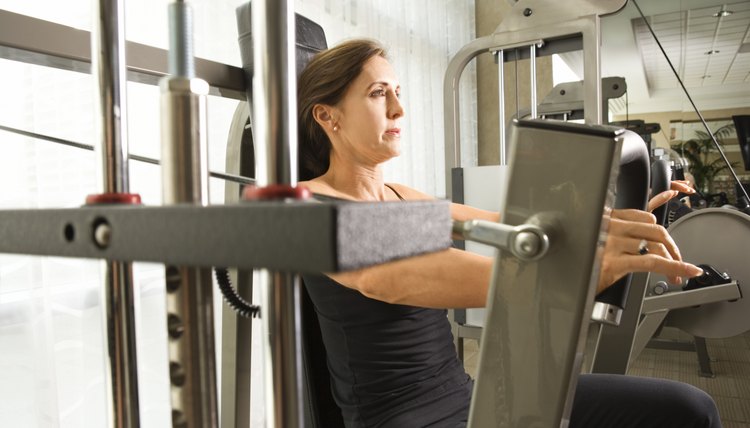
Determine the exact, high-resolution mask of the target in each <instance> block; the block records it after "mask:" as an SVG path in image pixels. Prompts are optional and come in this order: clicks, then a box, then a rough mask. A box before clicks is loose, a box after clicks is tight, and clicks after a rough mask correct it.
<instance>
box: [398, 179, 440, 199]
mask: <svg viewBox="0 0 750 428" xmlns="http://www.w3.org/2000/svg"><path fill="white" fill-rule="evenodd" d="M388 185H389V186H391V187H392V188H393V190H395V191H397V192H398V194H399V195H401V197H403V198H404V199H405V200H407V201H427V200H433V199H435V198H434V197H433V196H430V195H428V194H427V193H423V192H420V191H419V190H417V189H413V188H411V187H409V186H405V185H403V184H399V183H388Z"/></svg>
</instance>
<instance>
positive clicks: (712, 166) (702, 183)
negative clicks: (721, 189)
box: [671, 123, 737, 194]
mask: <svg viewBox="0 0 750 428" xmlns="http://www.w3.org/2000/svg"><path fill="white" fill-rule="evenodd" d="M733 131H734V125H733V124H731V123H730V124H727V125H724V126H722V127H721V128H719V129H717V130H716V131H714V137H715V138H716V141H717V142H719V144H721V145H723V144H724V139H725V138H727V137H728V136H730V135H732V133H733ZM695 134H696V136H695V138H691V139H689V140H687V141H685V142H684V143H678V144H672V146H671V147H672V149H673V150H675V151H677V153H679V154H680V156H682V157H684V158H685V159H687V161H688V164H689V165H688V171H690V173H691V174H692V175H693V177H694V178H695V188H696V189H697V190H698V191H699V192H701V193H704V194H706V193H711V190H712V184H713V181H714V178H715V177H716V176H717V175H718V174H719V173H720V172H722V171H724V170H725V169H727V168H728V166H727V164H726V163H724V160H723V159H722V158H721V156H715V155H716V154H717V152H718V150H716V147H715V146H714V142H713V140H712V139H711V137H710V136H709V134H708V133H707V132H705V131H695ZM736 164H737V163H736V162H733V163H732V167H734V166H735V165H736Z"/></svg>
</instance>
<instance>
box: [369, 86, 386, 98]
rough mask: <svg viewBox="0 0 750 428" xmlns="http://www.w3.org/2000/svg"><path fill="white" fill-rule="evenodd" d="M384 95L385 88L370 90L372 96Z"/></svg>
mask: <svg viewBox="0 0 750 428" xmlns="http://www.w3.org/2000/svg"><path fill="white" fill-rule="evenodd" d="M383 95H385V89H383V88H379V89H375V90H374V91H372V92H370V96H371V97H382V96H383Z"/></svg>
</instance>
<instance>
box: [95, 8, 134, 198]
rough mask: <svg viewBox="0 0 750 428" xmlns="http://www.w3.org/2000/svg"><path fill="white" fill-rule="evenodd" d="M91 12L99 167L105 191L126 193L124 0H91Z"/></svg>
mask: <svg viewBox="0 0 750 428" xmlns="http://www.w3.org/2000/svg"><path fill="white" fill-rule="evenodd" d="M94 12H95V13H94V29H93V30H94V31H92V33H91V69H92V73H93V74H94V76H95V78H94V81H95V82H96V85H95V87H94V88H95V89H94V97H95V98H94V99H95V100H96V101H95V103H96V104H95V106H96V107H95V109H96V117H97V120H96V123H95V128H96V136H97V140H99V141H102V143H103V144H101V145H100V146H99V149H100V150H101V158H102V163H103V164H102V168H101V169H100V171H101V172H102V173H103V174H104V176H103V177H102V178H103V180H104V192H107V193H127V192H128V188H129V185H128V183H129V179H130V178H129V175H128V164H127V162H128V138H127V130H128V129H127V128H128V121H127V115H126V110H127V109H126V104H127V103H126V87H125V84H126V78H125V77H126V76H125V49H124V47H125V22H124V16H125V13H124V7H123V0H94ZM120 17H122V19H121V18H120ZM121 21H122V22H121Z"/></svg>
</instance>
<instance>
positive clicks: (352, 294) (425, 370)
mask: <svg viewBox="0 0 750 428" xmlns="http://www.w3.org/2000/svg"><path fill="white" fill-rule="evenodd" d="M298 88H299V92H298V103H299V104H298V107H299V133H300V135H299V137H300V138H299V141H300V148H299V150H300V169H301V171H300V177H301V179H302V180H304V181H302V182H301V183H300V184H303V185H305V186H307V187H309V188H310V189H311V190H312V191H313V192H314V193H315V194H316V195H317V197H318V198H319V199H330V198H333V199H343V200H351V201H399V200H424V199H432V197H430V196H428V195H425V194H423V193H421V192H419V191H417V190H414V189H411V188H409V187H407V186H404V185H400V184H395V183H385V182H384V180H383V175H382V169H381V164H382V163H383V162H385V161H387V160H389V159H391V158H393V157H395V156H398V155H399V150H400V143H401V130H400V122H401V120H402V119H403V117H404V110H403V107H402V105H401V103H400V101H399V95H400V91H401V88H400V86H399V84H398V80H397V78H396V75H395V73H394V71H393V68H392V67H391V65H390V64H389V62H388V60H387V59H386V57H385V51H384V49H383V48H382V47H381V46H380V45H378V44H377V43H375V42H373V41H368V40H353V41H349V42H346V43H343V44H341V45H339V46H337V47H335V48H332V49H329V50H327V51H325V52H322V53H320V54H318V55H317V56H316V57H315V58H314V59H313V60H312V61H311V62H310V63H309V64H308V66H307V67H306V68H305V70H304V71H303V73H302V75H301V76H300V80H299V84H298ZM676 186H677V187H681V186H682V184H680V183H678V184H676ZM667 196H668V194H665V195H660V198H665V197H667ZM654 202H655V203H658V201H654ZM451 214H452V217H453V219H454V220H467V219H476V218H479V219H486V220H492V221H498V220H499V214H498V213H494V212H489V211H484V210H479V209H476V208H471V207H468V206H463V205H459V204H453V205H452V207H451ZM654 222H655V221H654V218H653V216H652V215H651V214H649V213H646V212H640V211H635V210H625V211H614V212H613V213H612V221H611V223H610V229H609V238H608V240H607V244H606V246H605V252H604V258H603V262H602V269H601V270H602V274H601V278H600V281H599V287H598V290H599V291H601V290H603V289H604V288H606V287H607V285H609V284H611V283H613V282H614V281H615V280H616V279H618V278H619V277H621V276H623V275H624V274H626V273H628V272H632V271H644V270H648V271H654V272H660V273H663V274H666V275H668V276H670V277H671V278H672V279H673V280H674V281H677V280H679V277H683V276H684V277H692V276H696V275H699V274H700V273H701V270H700V269H699V268H697V267H695V266H693V265H691V264H688V263H684V262H682V261H681V260H680V255H679V252H678V250H677V247H676V246H675V245H674V242H673V241H672V240H671V239H670V238H669V235H668V234H667V233H666V231H665V230H664V229H663V228H660V227H657V226H656V225H655V224H654ZM643 239H646V240H647V241H648V243H649V244H648V250H649V253H648V254H646V255H640V254H638V250H639V243H640V242H641V240H643ZM491 268H492V262H491V260H490V259H489V258H486V257H482V256H479V255H476V254H472V253H468V252H464V251H459V250H456V249H449V250H446V251H441V252H437V253H431V254H426V255H422V256H417V257H412V258H409V259H404V260H399V261H395V262H391V263H386V264H383V265H379V266H374V267H370V268H366V269H361V270H358V271H353V272H344V273H335V274H320V275H305V276H304V281H305V284H306V286H307V289H308V291H309V293H310V296H311V298H312V300H313V303H314V304H315V307H316V311H317V312H318V318H319V320H320V324H321V331H322V333H323V340H324V343H325V346H326V351H327V357H328V366H329V370H330V372H331V378H332V389H333V395H334V398H335V400H336V402H337V404H338V405H339V407H341V409H342V414H343V416H344V420H345V422H346V426H347V427H370V426H382V427H421V426H436V427H457V426H465V423H466V419H467V416H468V406H469V402H470V398H471V387H472V382H471V380H470V379H469V377H468V376H467V375H466V373H465V372H464V370H463V367H462V366H461V363H460V361H459V360H458V358H457V356H456V352H455V348H454V346H453V338H452V335H451V332H450V325H449V323H448V321H447V319H446V316H445V315H446V314H445V308H458V307H463V308H472V307H482V306H484V305H485V303H486V300H487V291H488V285H489V282H490V281H489V279H490V271H491ZM648 409H650V410H648ZM644 411H645V412H646V413H647V414H648V416H649V418H651V420H652V422H653V423H654V426H660V427H664V426H675V427H677V426H679V427H686V426H696V427H698V426H700V427H704V426H705V427H709V426H710V427H716V426H720V422H719V419H718V414H717V412H716V408H715V405H714V403H713V401H712V400H711V398H710V397H708V396H707V395H706V394H705V393H703V392H702V391H699V390H697V389H695V388H692V387H689V386H687V385H682V384H678V383H675V382H669V381H661V380H655V379H639V378H630V377H625V376H601V375H587V376H582V377H581V380H580V382H579V385H578V387H577V392H576V398H575V401H574V410H573V415H572V423H571V427H577V426H591V427H595V426H596V427H602V426H610V427H611V426H618V425H617V423H620V422H624V423H625V424H624V425H622V426H643V425H640V422H642V421H643V419H642V417H643V413H644ZM636 415H637V416H636ZM634 421H636V422H634ZM633 424H636V425H633Z"/></svg>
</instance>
